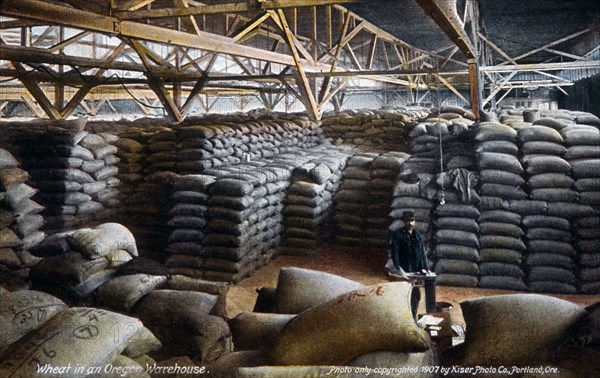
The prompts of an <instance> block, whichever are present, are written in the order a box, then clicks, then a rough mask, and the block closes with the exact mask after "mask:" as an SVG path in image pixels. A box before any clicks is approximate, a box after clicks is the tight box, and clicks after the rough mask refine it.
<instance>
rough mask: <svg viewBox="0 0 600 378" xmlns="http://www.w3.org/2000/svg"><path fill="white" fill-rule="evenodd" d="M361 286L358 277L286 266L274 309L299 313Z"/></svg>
mask: <svg viewBox="0 0 600 378" xmlns="http://www.w3.org/2000/svg"><path fill="white" fill-rule="evenodd" d="M361 287H362V285H361V284H360V283H358V282H356V281H352V280H349V279H347V278H344V277H340V276H337V275H334V274H330V273H325V272H319V271H315V270H309V269H302V268H282V269H281V270H280V271H279V278H278V281H277V288H276V291H275V309H274V312H276V313H280V314H298V313H300V312H302V311H304V310H306V309H308V308H310V307H313V306H316V305H319V304H321V303H323V302H326V301H328V300H330V299H333V298H336V297H338V296H339V295H341V294H344V293H347V292H349V291H352V290H356V289H359V288H361Z"/></svg>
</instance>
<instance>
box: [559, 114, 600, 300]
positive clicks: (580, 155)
mask: <svg viewBox="0 0 600 378" xmlns="http://www.w3.org/2000/svg"><path fill="white" fill-rule="evenodd" d="M574 113H575V112H574ZM575 121H576V124H573V125H569V126H567V127H564V128H561V129H560V133H561V135H562V136H563V138H564V140H565V144H566V146H567V153H566V154H565V155H564V158H565V159H566V160H567V161H568V162H569V164H570V165H571V168H572V171H571V177H572V178H573V179H574V180H575V190H576V191H577V192H578V193H579V204H581V205H584V206H590V207H592V208H593V209H594V210H595V211H594V212H593V213H592V212H589V214H585V215H582V216H580V217H577V218H576V219H573V220H572V223H574V227H573V230H574V234H575V237H576V242H575V246H576V249H577V253H578V255H579V271H578V290H579V291H580V292H582V293H586V294H598V293H600V231H598V230H599V229H600V175H599V172H600V132H599V130H598V128H599V127H600V119H598V117H595V116H594V115H592V114H589V113H577V114H576V115H575Z"/></svg>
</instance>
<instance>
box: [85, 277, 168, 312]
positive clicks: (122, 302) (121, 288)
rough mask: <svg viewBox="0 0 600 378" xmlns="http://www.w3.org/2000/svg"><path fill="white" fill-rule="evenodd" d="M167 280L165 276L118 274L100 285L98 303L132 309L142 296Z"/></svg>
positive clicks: (97, 294) (97, 295) (116, 307)
mask: <svg viewBox="0 0 600 378" xmlns="http://www.w3.org/2000/svg"><path fill="white" fill-rule="evenodd" d="M166 282H167V277H165V276H152V275H149V274H141V273H140V274H131V275H126V276H118V277H115V278H113V279H111V280H110V281H108V282H106V283H105V284H103V285H102V286H100V287H99V288H98V290H97V292H96V299H97V301H98V303H100V304H102V305H104V306H108V307H111V308H114V309H122V310H130V309H131V308H132V307H133V306H135V304H136V303H137V302H138V301H139V300H140V299H142V297H143V296H144V295H146V294H148V293H149V292H151V291H152V290H154V289H156V288H158V287H161V286H163V285H164V284H165V283H166Z"/></svg>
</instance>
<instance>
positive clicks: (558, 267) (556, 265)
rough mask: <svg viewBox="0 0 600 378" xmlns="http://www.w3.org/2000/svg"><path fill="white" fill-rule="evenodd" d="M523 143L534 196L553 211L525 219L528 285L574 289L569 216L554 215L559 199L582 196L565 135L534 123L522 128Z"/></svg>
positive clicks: (544, 289)
mask: <svg viewBox="0 0 600 378" xmlns="http://www.w3.org/2000/svg"><path fill="white" fill-rule="evenodd" d="M536 122H539V121H536ZM519 142H520V144H521V151H522V153H523V156H522V161H523V164H524V166H525V171H526V173H527V180H526V181H527V183H526V186H527V189H528V193H529V199H530V200H531V201H535V202H540V203H546V204H547V206H548V213H544V212H543V211H540V212H537V213H533V212H530V213H528V214H527V215H525V216H524V217H523V220H522V225H523V228H524V231H525V237H526V239H527V257H526V260H525V265H526V271H527V281H528V286H529V289H530V290H532V291H538V292H562V293H574V292H575V291H576V283H577V282H576V281H577V279H576V276H575V264H576V255H575V250H574V249H573V248H572V242H573V240H572V237H571V231H570V223H569V219H568V215H567V214H561V213H557V212H555V213H553V214H550V213H551V211H552V208H553V207H554V206H555V205H556V204H557V203H558V204H560V203H565V204H566V203H576V202H577V199H578V197H579V195H578V193H577V192H575V191H574V190H573V187H574V181H573V179H572V178H571V177H570V175H569V173H570V171H571V166H570V164H569V163H568V162H567V161H566V160H564V159H563V158H562V156H563V155H564V154H565V153H566V152H567V149H566V148H565V147H564V146H563V143H564V141H563V138H562V136H561V135H560V133H559V132H558V131H556V130H555V129H554V128H551V127H548V126H542V125H539V124H537V123H534V125H532V126H530V127H526V128H523V129H521V130H519ZM542 209H543V207H542Z"/></svg>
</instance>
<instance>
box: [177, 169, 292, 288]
mask: <svg viewBox="0 0 600 378" xmlns="http://www.w3.org/2000/svg"><path fill="white" fill-rule="evenodd" d="M292 169H293V166H292V167H289V166H288V165H287V164H284V163H283V162H273V163H270V162H268V161H264V160H262V161H254V162H248V163H245V164H239V165H236V166H229V167H223V168H221V169H211V170H207V171H206V174H209V175H213V176H215V178H216V182H215V183H213V184H211V185H210V186H209V187H208V193H209V198H208V200H207V205H208V222H207V225H206V228H205V230H206V233H205V235H204V236H203V240H202V245H203V249H202V250H203V254H205V255H206V256H210V257H206V258H201V257H199V258H196V259H195V260H196V261H195V263H196V264H198V265H197V267H198V268H202V271H200V270H198V271H197V273H200V274H201V275H200V276H198V275H195V276H196V277H198V278H204V279H207V280H214V281H228V282H238V281H240V280H241V279H243V278H244V277H246V276H248V275H250V274H251V273H252V272H253V271H254V270H256V269H258V268H259V267H261V266H262V265H264V264H265V263H266V262H267V261H268V260H269V259H270V258H271V257H272V256H273V254H274V252H275V249H274V247H275V246H277V245H278V244H279V243H280V239H281V236H280V234H281V232H282V228H283V227H282V219H283V216H282V213H281V212H282V209H283V200H284V198H285V189H286V188H287V186H288V185H289V178H290V176H291V170H292ZM178 269H180V268H175V267H173V268H171V270H172V271H173V272H175V273H181V274H186V273H189V271H179V270H178Z"/></svg>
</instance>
